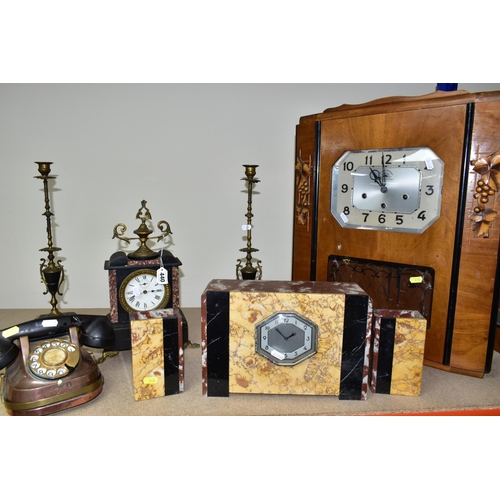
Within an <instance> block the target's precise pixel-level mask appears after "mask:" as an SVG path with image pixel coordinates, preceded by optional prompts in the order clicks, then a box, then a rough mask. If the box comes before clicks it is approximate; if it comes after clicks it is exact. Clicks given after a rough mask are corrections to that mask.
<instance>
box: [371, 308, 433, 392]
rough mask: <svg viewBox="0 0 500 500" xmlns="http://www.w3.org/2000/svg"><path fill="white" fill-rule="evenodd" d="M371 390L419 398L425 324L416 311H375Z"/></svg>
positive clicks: (424, 320)
mask: <svg viewBox="0 0 500 500" xmlns="http://www.w3.org/2000/svg"><path fill="white" fill-rule="evenodd" d="M373 316H374V329H373V337H374V339H373V353H372V369H371V380H370V390H371V391H372V392H377V393H382V394H398V395H403V396H418V395H419V394H420V388H421V382H422V370H423V361H424V347H425V334H426V330H427V321H426V319H425V318H424V317H423V316H422V315H421V314H420V313H419V312H418V311H397V310H392V309H375V310H374V313H373Z"/></svg>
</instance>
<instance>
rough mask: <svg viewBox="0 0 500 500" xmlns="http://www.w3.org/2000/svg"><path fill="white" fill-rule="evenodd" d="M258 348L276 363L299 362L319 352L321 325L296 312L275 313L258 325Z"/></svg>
mask: <svg viewBox="0 0 500 500" xmlns="http://www.w3.org/2000/svg"><path fill="white" fill-rule="evenodd" d="M255 350H256V352H258V353H259V354H260V355H261V356H264V357H265V358H266V359H268V360H269V361H271V362H272V363H274V364H275V365H280V366H293V365H296V364H298V363H300V362H301V361H304V360H305V359H307V358H310V357H311V356H314V354H316V352H317V351H318V327H317V325H316V324H315V323H313V322H312V321H309V320H308V319H307V318H305V317H304V316H301V315H300V314H298V313H296V312H293V311H289V312H288V311H282V312H277V313H274V314H272V315H271V316H269V317H268V318H266V319H264V320H263V321H261V322H260V323H258V324H257V325H255Z"/></svg>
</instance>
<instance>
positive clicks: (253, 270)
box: [236, 165, 262, 280]
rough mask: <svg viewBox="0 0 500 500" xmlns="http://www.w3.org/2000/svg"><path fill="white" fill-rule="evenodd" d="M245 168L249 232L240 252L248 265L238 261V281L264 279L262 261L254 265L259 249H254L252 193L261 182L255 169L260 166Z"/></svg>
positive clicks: (240, 260)
mask: <svg viewBox="0 0 500 500" xmlns="http://www.w3.org/2000/svg"><path fill="white" fill-rule="evenodd" d="M243 167H245V176H246V177H243V178H242V179H241V180H242V181H246V184H247V190H248V198H247V213H246V214H245V216H246V218H247V224H246V231H247V246H246V247H245V248H240V252H246V254H247V256H246V264H245V266H243V264H242V259H238V260H237V263H236V279H240V276H241V279H244V280H254V279H256V277H257V273H259V275H258V277H257V279H259V280H260V279H261V278H262V266H261V264H262V261H260V260H258V261H257V263H256V264H255V267H254V266H253V265H252V252H258V251H259V250H258V248H252V218H253V214H252V191H253V185H254V184H256V183H257V182H260V181H259V179H257V178H256V177H255V173H256V172H255V169H256V168H257V167H258V165H243Z"/></svg>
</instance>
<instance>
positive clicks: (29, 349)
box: [0, 314, 114, 415]
mask: <svg viewBox="0 0 500 500" xmlns="http://www.w3.org/2000/svg"><path fill="white" fill-rule="evenodd" d="M15 341H18V342H19V347H18V346H17V344H16V342H15ZM113 343H114V332H113V327H112V324H111V322H110V320H109V318H108V317H106V316H97V315H82V314H80V315H78V314H66V315H60V316H46V317H42V318H37V319H35V320H32V321H27V322H25V323H21V324H18V325H14V326H11V327H9V328H6V329H5V330H0V370H1V369H3V368H5V367H6V370H5V374H4V377H3V387H2V391H1V394H2V401H3V403H4V405H5V409H6V411H7V413H9V414H10V415H47V414H49V413H54V412H56V411H60V410H63V409H66V408H70V407H72V406H76V405H80V404H83V403H85V402H87V401H90V400H91V399H94V398H95V397H97V396H98V395H99V394H100V393H101V391H102V385H103V383H104V379H103V377H102V375H101V373H100V371H99V369H98V367H97V364H96V362H95V361H94V359H93V358H92V356H91V355H90V354H89V353H88V352H87V350H85V349H82V348H81V345H85V346H87V347H94V348H102V349H106V348H109V347H111V346H112V345H113Z"/></svg>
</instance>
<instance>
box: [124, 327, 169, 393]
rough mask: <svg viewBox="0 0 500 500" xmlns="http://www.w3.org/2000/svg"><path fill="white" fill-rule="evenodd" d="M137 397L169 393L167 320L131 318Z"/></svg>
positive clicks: (133, 376)
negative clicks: (166, 361) (166, 343)
mask: <svg viewBox="0 0 500 500" xmlns="http://www.w3.org/2000/svg"><path fill="white" fill-rule="evenodd" d="M130 333H131V340H132V380H133V385H134V399H135V400H136V401H142V400H146V399H152V398H159V397H163V396H165V377H164V356H163V319H162V318H149V319H146V320H144V319H141V320H131V321H130Z"/></svg>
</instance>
